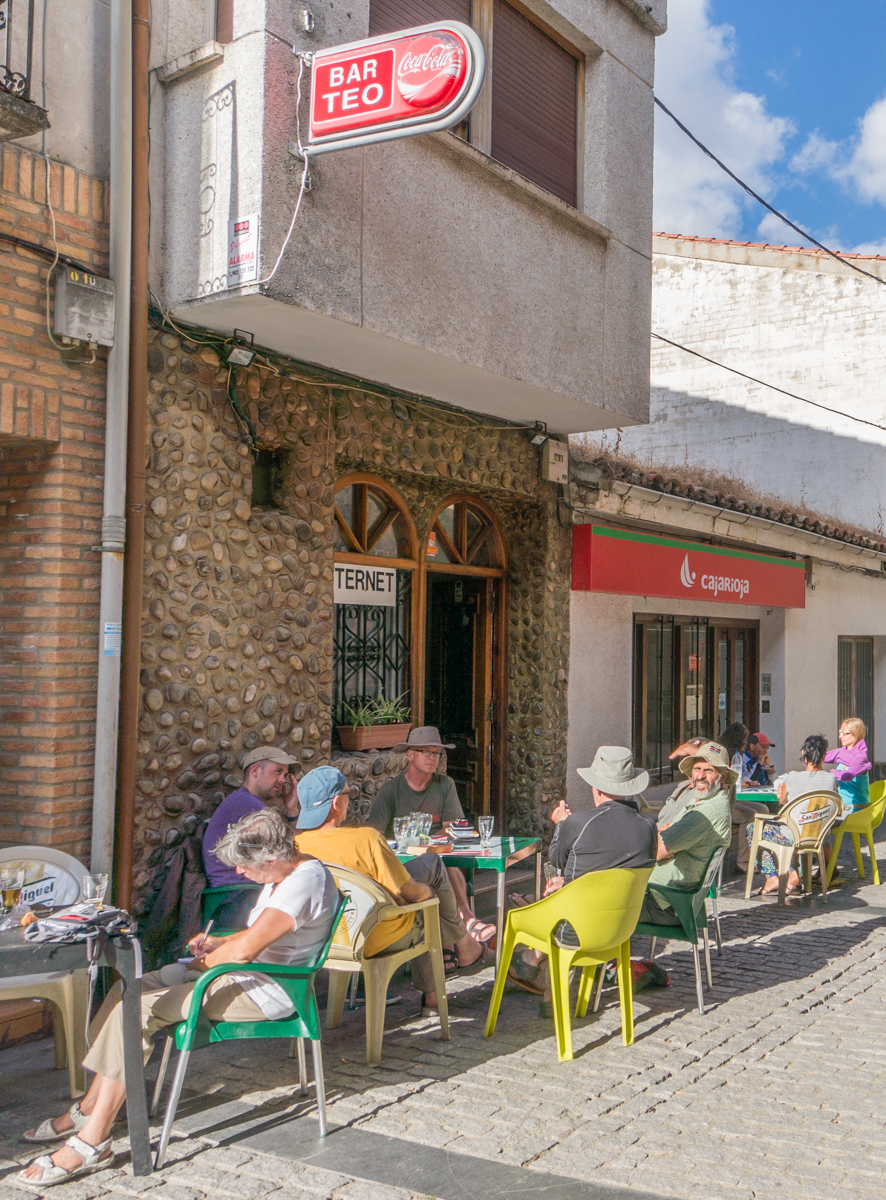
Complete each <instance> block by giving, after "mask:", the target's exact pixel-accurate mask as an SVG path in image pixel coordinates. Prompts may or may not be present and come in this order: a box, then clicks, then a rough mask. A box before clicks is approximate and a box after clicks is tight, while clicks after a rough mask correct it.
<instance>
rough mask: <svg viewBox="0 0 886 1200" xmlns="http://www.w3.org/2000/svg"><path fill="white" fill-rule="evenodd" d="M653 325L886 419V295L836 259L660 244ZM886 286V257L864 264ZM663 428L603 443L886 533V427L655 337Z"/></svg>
mask: <svg viewBox="0 0 886 1200" xmlns="http://www.w3.org/2000/svg"><path fill="white" fill-rule="evenodd" d="M653 248H654V255H653V289H652V297H653V298H652V329H653V330H654V331H655V332H657V333H660V334H662V335H663V336H665V337H667V338H670V339H671V340H673V341H675V342H679V343H680V344H681V345H684V346H688V347H691V348H692V349H694V350H698V351H699V352H701V353H702V354H705V355H708V356H709V357H711V358H713V359H715V360H717V361H718V362H721V363H724V364H726V365H728V366H732V367H735V368H737V369H738V370H741V371H744V372H746V373H748V374H750V375H753V376H755V377H756V378H757V379H760V380H764V381H766V382H770V383H773V384H776V385H778V386H779V387H782V388H785V389H786V390H788V391H790V392H794V393H796V394H797V395H799V396H802V397H805V398H806V399H809V400H814V401H817V402H818V403H820V404H824V405H828V406H829V407H831V408H835V409H838V410H840V411H841V412H845V413H852V414H854V415H856V416H860V417H864V418H866V419H867V420H869V421H872V422H874V423H875V424H882V425H886V388H884V386H883V337H882V330H883V319H884V316H886V288H884V287H882V286H881V285H880V284H878V283H876V282H874V281H873V280H867V279H865V278H863V277H862V276H860V275H858V274H857V273H855V272H854V271H852V270H851V269H850V268H849V267H848V266H845V265H841V264H839V263H835V262H833V260H830V259H823V258H820V257H814V256H810V255H808V254H801V253H798V252H792V251H780V250H775V249H771V248H767V249H752V248H749V247H745V246H740V245H736V244H734V243H722V242H721V243H716V242H715V243H706V242H692V241H688V240H682V241H679V240H678V241H672V240H670V239H666V238H661V237H656V238H655V239H654V240H653ZM860 265H862V266H863V267H864V269H865V270H868V271H872V272H875V273H878V274H879V275H880V276H881V277H883V278H886V261H883V260H879V261H874V262H871V261H868V260H865V261H863V262H862V263H861V264H860ZM651 381H652V390H651V405H650V423H649V425H648V426H641V427H636V428H632V429H625V430H624V432H623V433H620V434H619V435H618V436H617V438H616V435H614V434H611V433H610V434H605V435H599V434H598V435H589V440H590V441H591V442H592V444H594V445H601V444H602V445H605V446H608V448H610V449H612V448H613V447H614V446H615V445H617V447H618V449H619V450H621V451H626V452H628V453H630V454H634V455H636V456H637V457H638V459H639V460H640V461H641V462H642V463H643V464H645V465H650V466H655V467H657V468H666V467H669V466H670V467H673V468H674V469H675V471H676V472H677V473H679V475H680V476H681V477H683V478H688V479H692V478H693V472H694V471H695V470H696V469H697V468H698V467H699V466H701V467H707V468H710V469H712V470H714V471H716V472H719V473H721V474H722V475H723V476H726V477H727V478H732V479H735V480H738V481H741V482H742V483H744V484H746V485H747V486H749V487H750V488H752V489H754V490H755V491H756V492H758V493H760V494H761V495H762V496H775V497H777V498H779V499H781V500H782V501H785V502H786V503H788V504H796V505H801V506H804V507H807V508H809V509H812V510H813V511H817V512H819V513H821V514H822V515H825V516H833V517H836V518H838V519H840V520H844V521H848V522H852V523H854V524H856V525H858V526H861V527H862V528H863V529H869V530H873V531H877V532H883V530H884V511H886V486H884V482H883V478H884V476H883V447H884V445H886V432H884V431H882V430H877V429H872V428H870V427H869V426H865V425H860V424H857V423H856V422H853V421H850V420H848V419H846V418H844V417H839V416H834V415H832V414H830V413H827V412H822V411H821V410H819V409H816V408H813V407H811V406H810V405H809V404H804V403H801V402H800V401H798V400H791V399H789V398H788V397H786V396H783V395H780V394H779V393H778V392H774V391H772V390H771V389H770V388H766V387H761V386H759V385H757V384H752V383H749V382H748V381H746V380H744V379H741V378H739V377H738V376H736V375H732V374H730V373H728V372H726V371H723V370H721V369H720V368H718V367H715V366H711V365H709V364H707V363H705V362H702V361H701V360H700V359H697V358H693V357H691V356H690V355H688V354H685V353H684V352H683V351H681V350H677V349H674V348H673V347H671V346H668V345H665V344H664V343H662V342H658V341H655V340H653V343H652V361H651Z"/></svg>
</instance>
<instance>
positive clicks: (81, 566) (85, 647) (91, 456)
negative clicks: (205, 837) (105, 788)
mask: <svg viewBox="0 0 886 1200" xmlns="http://www.w3.org/2000/svg"><path fill="white" fill-rule="evenodd" d="M49 186H50V197H51V200H52V205H53V208H54V210H55V220H56V230H57V236H58V243H59V249H60V250H61V252H62V253H64V254H68V255H70V256H71V257H72V258H75V259H77V260H78V261H80V262H83V263H84V264H85V265H87V266H89V267H91V268H93V269H94V270H95V271H96V273H97V274H107V188H106V185H105V184H104V183H103V182H102V181H101V180H99V179H94V178H92V177H91V176H89V175H86V174H83V173H82V172H79V171H75V170H74V169H73V168H72V167H68V166H65V165H63V164H60V163H56V162H51V163H50V179H49ZM0 233H10V234H14V235H15V236H17V237H20V238H24V239H26V240H28V241H30V242H36V243H38V244H39V245H41V246H47V247H50V248H51V247H52V229H51V221H50V214H49V209H48V207H47V204H46V165H45V163H44V160H43V158H42V156H40V155H36V154H32V153H30V152H28V151H26V150H23V149H21V148H20V147H15V146H10V145H6V146H4V147H3V148H2V157H0ZM48 270H49V263H47V262H44V261H42V260H41V259H40V258H38V257H36V256H35V255H33V254H31V253H28V252H24V251H21V250H19V249H16V248H13V247H11V246H9V245H8V244H4V243H3V242H0V844H3V845H9V844H22V843H32V842H38V843H43V844H51V845H54V846H57V847H59V848H60V849H63V850H67V851H69V852H70V853H72V854H75V855H77V856H78V857H81V858H82V857H88V853H89V841H90V813H91V804H92V755H93V739H94V733H95V676H96V654H97V628H98V587H99V572H100V555H99V554H98V553H96V552H95V551H94V550H92V549H91V547H93V546H95V545H96V544H97V543H98V541H99V540H100V526H101V515H102V475H103V469H102V467H103V455H104V445H103V438H104V406H105V357H104V352H103V351H100V352H99V356H98V358H97V360H96V362H95V363H93V364H91V365H86V364H82V363H76V362H74V361H72V359H73V358H75V357H78V356H81V355H82V351H60V350H58V349H56V347H55V346H53V345H52V343H51V342H50V340H49V337H48V335H47V332H46V291H45V289H46V276H47V271H48Z"/></svg>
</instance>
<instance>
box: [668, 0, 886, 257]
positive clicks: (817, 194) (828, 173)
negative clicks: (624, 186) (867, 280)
mask: <svg viewBox="0 0 886 1200" xmlns="http://www.w3.org/2000/svg"><path fill="white" fill-rule="evenodd" d="M668 21H669V30H668V33H667V34H665V36H664V37H662V38H660V39H659V40H658V43H657V60H656V92H657V94H658V95H659V96H660V97H661V99H662V100H663V101H664V102H665V104H667V105H668V107H669V108H670V109H671V110H672V111H673V112H674V113H675V114H676V115H677V116H678V117H680V119H681V120H682V121H683V122H684V123H685V124H686V125H688V126H689V128H690V129H692V131H693V132H694V133H695V134H696V136H697V137H699V138H700V139H701V140H702V141H703V142H705V144H706V145H708V146H709V147H710V149H711V150H712V151H713V152H714V153H715V154H717V155H718V156H719V157H720V158H722V159H723V160H724V161H725V162H726V163H727V164H728V165H729V166H730V167H731V168H732V169H733V170H734V171H735V172H736V174H737V175H739V176H741V178H743V179H745V180H746V181H747V182H748V183H749V184H750V185H751V186H752V187H754V188H755V189H756V190H757V191H758V192H760V194H761V195H763V196H765V197H766V198H767V199H768V200H769V201H770V203H772V204H774V205H775V207H776V208H779V209H780V210H781V211H782V212H785V213H786V214H787V215H788V216H789V217H790V218H791V219H792V220H793V221H795V222H796V224H798V225H800V226H801V227H803V228H805V229H808V230H809V231H810V233H812V234H813V235H814V236H815V237H817V238H818V239H819V240H821V241H823V242H825V244H826V245H831V246H833V248H835V249H842V250H859V251H860V252H861V253H880V254H886V70H884V67H883V49H884V43H886V0H865V3H864V4H851V3H847V2H846V0H842V3H837V4H834V3H833V0H830V2H828V3H825V0H807V2H806V3H801V2H800V0H740V2H739V3H736V2H735V0H669V4H668ZM654 225H655V228H656V229H657V230H663V231H665V232H667V233H686V234H697V235H698V236H701V237H725V238H735V239H737V240H741V241H748V240H749V241H765V242H771V243H773V244H778V245H781V244H787V245H796V244H797V243H798V242H799V241H800V240H801V239H799V238H798V237H797V236H796V235H795V234H794V233H793V232H792V231H791V230H790V229H789V228H788V227H787V226H785V225H783V224H782V223H781V222H779V221H778V220H777V219H776V218H775V217H773V216H771V215H769V214H767V213H766V211H765V209H762V208H760V206H759V205H757V204H755V203H753V202H752V201H750V200H748V199H747V198H746V197H744V195H743V193H742V192H741V191H740V190H738V189H737V188H736V187H735V185H733V184H732V183H731V182H730V180H729V179H728V177H726V176H725V175H723V174H722V172H720V171H719V169H718V168H717V167H716V166H715V165H714V164H713V163H711V162H710V160H709V159H707V158H706V157H705V156H704V155H703V154H702V153H701V151H699V150H698V149H697V148H695V147H694V146H693V145H692V143H691V142H689V141H688V140H687V139H686V137H685V136H684V135H683V134H682V133H681V132H680V131H679V130H678V129H676V127H675V126H673V125H672V123H671V122H670V121H669V119H668V118H667V117H666V116H665V115H664V114H663V113H660V112H657V113H656V174H655V221H654Z"/></svg>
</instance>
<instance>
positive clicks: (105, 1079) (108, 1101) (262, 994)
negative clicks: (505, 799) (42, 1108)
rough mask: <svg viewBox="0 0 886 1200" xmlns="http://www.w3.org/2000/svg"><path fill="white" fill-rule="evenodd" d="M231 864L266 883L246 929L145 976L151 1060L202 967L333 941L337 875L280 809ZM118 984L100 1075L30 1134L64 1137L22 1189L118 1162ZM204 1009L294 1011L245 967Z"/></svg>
mask: <svg viewBox="0 0 886 1200" xmlns="http://www.w3.org/2000/svg"><path fill="white" fill-rule="evenodd" d="M213 849H214V852H215V853H216V854H217V855H218V857H219V858H220V859H221V860H222V862H223V863H225V864H226V865H227V866H230V867H234V868H235V870H236V871H237V873H238V875H243V876H245V877H246V878H247V879H249V880H251V881H252V882H253V883H261V884H264V888H263V890H262V891H261V892H260V893H259V897H258V900H257V901H256V904H255V907H254V908H253V910H252V912H251V913H250V914H249V924H248V926H247V928H246V929H244V930H242V931H241V932H239V933H234V934H231V935H230V936H229V937H209V938H206V939H205V940H204V939H203V938H202V935H200V936H198V937H196V938H192V939H191V952H192V953H194V954H196V955H197V957H196V958H195V959H194V961H193V962H192V963H191V964H190V966H189V967H186V966H185V965H183V964H179V963H176V964H173V965H172V966H168V967H163V968H162V969H161V970H159V971H152V972H150V973H149V974H147V975H145V976H144V978H143V979H142V981H141V982H142V1046H143V1049H144V1055H145V1062H147V1061H148V1059H149V1058H150V1056H151V1051H152V1050H153V1048H154V1043H153V1035H154V1034H155V1033H156V1032H157V1030H158V1029H163V1028H164V1027H166V1026H169V1025H177V1024H178V1023H179V1022H180V1021H183V1020H185V1018H186V1017H187V1015H188V1009H189V1007H190V1003H191V993H192V992H193V990H194V980H195V979H196V978H197V976H198V974H199V973H200V972H201V971H207V970H209V969H210V968H211V967H219V966H222V965H223V964H225V963H243V964H244V966H246V965H247V964H257V963H263V962H266V963H300V962H307V961H308V960H310V959H311V958H312V957H313V956H314V955H315V954H316V953H317V951H318V950H319V949H320V948H321V947H322V946H323V945H324V944H325V942H326V941H327V939H328V937H329V934H330V931H331V928H332V920H333V917H334V916H335V912H336V910H337V908H338V902H339V894H338V889H337V888H336V886H335V880H334V879H333V878H332V876H331V875H330V874H329V871H328V870H327V869H326V867H325V866H324V865H323V863H321V862H320V861H319V860H318V859H316V858H312V857H311V856H310V855H307V854H301V853H300V852H299V849H298V846H297V845H296V843H295V840H294V837H293V834H292V830H291V829H290V827H289V825H288V824H287V823H286V822H285V821H284V820H283V818H282V817H281V816H280V814H279V813H277V812H275V811H274V810H273V809H266V810H264V811H262V812H255V813H250V814H249V815H248V816H246V817H244V818H243V820H242V821H238V822H237V824H236V825H232V826H231V827H230V828H229V829H228V831H227V833H226V834H225V835H224V837H223V838H221V840H220V841H219V842H217V843H216V845H215V846H214V847H213ZM120 1000H121V988H120V984H119V983H118V984H115V985H114V987H113V988H112V989H111V991H110V992H109V993H108V996H107V999H106V1000H105V1002H104V1004H103V1005H102V1007H101V1009H100V1010H99V1012H98V1015H97V1016H96V1018H95V1020H94V1021H93V1022H92V1025H91V1026H90V1030H89V1032H90V1042H91V1049H90V1051H89V1053H88V1054H87V1055H86V1058H85V1059H84V1060H83V1065H84V1067H86V1068H87V1070H90V1071H94V1072H95V1073H96V1074H95V1079H93V1081H92V1085H91V1087H90V1088H89V1091H88V1092H87V1093H86V1095H85V1096H84V1097H83V1099H82V1100H81V1101H80V1102H79V1103H78V1104H75V1105H74V1106H73V1107H72V1108H71V1109H70V1110H69V1111H68V1112H65V1113H63V1114H62V1115H61V1116H60V1117H56V1118H55V1120H50V1119H47V1120H45V1121H44V1122H43V1123H42V1124H41V1125H40V1126H39V1127H38V1128H37V1129H35V1130H31V1131H30V1132H29V1133H26V1134H25V1140H26V1141H31V1142H53V1141H62V1140H64V1145H63V1146H62V1147H61V1149H60V1150H57V1151H56V1153H55V1154H53V1155H52V1156H50V1155H48V1154H46V1155H41V1157H40V1158H37V1159H35V1160H34V1161H33V1162H32V1163H31V1164H30V1165H29V1166H27V1167H26V1168H25V1169H24V1170H23V1171H20V1172H19V1174H18V1179H19V1183H20V1185H21V1186H22V1187H26V1188H30V1189H32V1190H34V1191H39V1192H42V1191H43V1190H44V1189H45V1188H47V1187H52V1186H53V1185H54V1184H56V1183H67V1182H68V1180H70V1179H74V1178H76V1177H77V1176H79V1175H87V1174H91V1173H92V1172H94V1171H102V1170H104V1169H105V1168H106V1167H109V1166H111V1164H112V1162H113V1157H114V1156H113V1153H112V1151H111V1127H112V1125H113V1124H114V1120H115V1118H116V1116H117V1113H118V1112H119V1110H120V1108H121V1106H122V1104H123V1101H124V1100H125V1099H126V1086H125V1083H124V1074H123V1013H122V1004H121V1002H120ZM203 1011H204V1012H205V1014H206V1016H207V1017H208V1018H209V1020H210V1021H261V1020H278V1019H280V1018H283V1017H288V1016H291V1014H292V1012H293V1008H292V1004H291V1002H290V1000H289V997H288V996H287V995H286V992H285V991H284V990H283V989H282V988H281V987H280V986H279V985H278V984H277V983H276V982H275V981H274V979H273V978H272V977H271V976H269V975H262V973H261V972H260V971H253V970H244V971H236V972H233V973H231V974H227V975H222V976H220V977H219V978H218V979H216V980H214V981H213V982H212V983H211V984H210V985H209V987H208V988H207V989H206V996H205V1000H204V1004H203Z"/></svg>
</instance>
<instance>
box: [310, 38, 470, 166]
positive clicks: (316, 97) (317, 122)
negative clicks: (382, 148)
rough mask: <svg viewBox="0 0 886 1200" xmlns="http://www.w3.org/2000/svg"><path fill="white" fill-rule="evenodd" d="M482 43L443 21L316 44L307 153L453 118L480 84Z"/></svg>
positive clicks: (440, 125)
mask: <svg viewBox="0 0 886 1200" xmlns="http://www.w3.org/2000/svg"><path fill="white" fill-rule="evenodd" d="M484 71H485V56H484V52H483V44H482V42H481V41H480V39H479V38H478V37H477V35H476V33H474V31H473V29H470V28H469V27H468V26H467V25H463V24H462V23H461V22H460V21H447V22H441V23H439V24H433V25H421V26H418V27H417V28H415V29H404V30H402V31H401V32H400V33H394V34H386V35H384V36H383V37H374V38H366V39H365V40H363V41H361V42H351V43H349V44H348V45H345V46H333V47H331V48H330V49H327V50H319V51H317V53H316V54H315V55H314V57H313V64H312V76H311V127H310V141H309V143H308V145H307V147H306V151H307V153H308V154H309V155H315V154H323V153H325V152H326V151H328V150H340V149H345V148H348V147H351V146H364V145H368V144H370V143H373V142H381V141H389V140H391V139H393V138H400V137H408V136H409V135H411V134H416V133H432V132H435V131H437V130H441V129H448V128H449V127H450V126H452V125H457V124H458V122H459V121H461V120H462V119H463V118H464V117H465V116H466V115H467V113H468V112H469V111H470V109H471V107H472V105H473V104H474V101H475V100H476V99H477V96H478V94H479V91H480V87H481V86H482V83H483V75H484Z"/></svg>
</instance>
